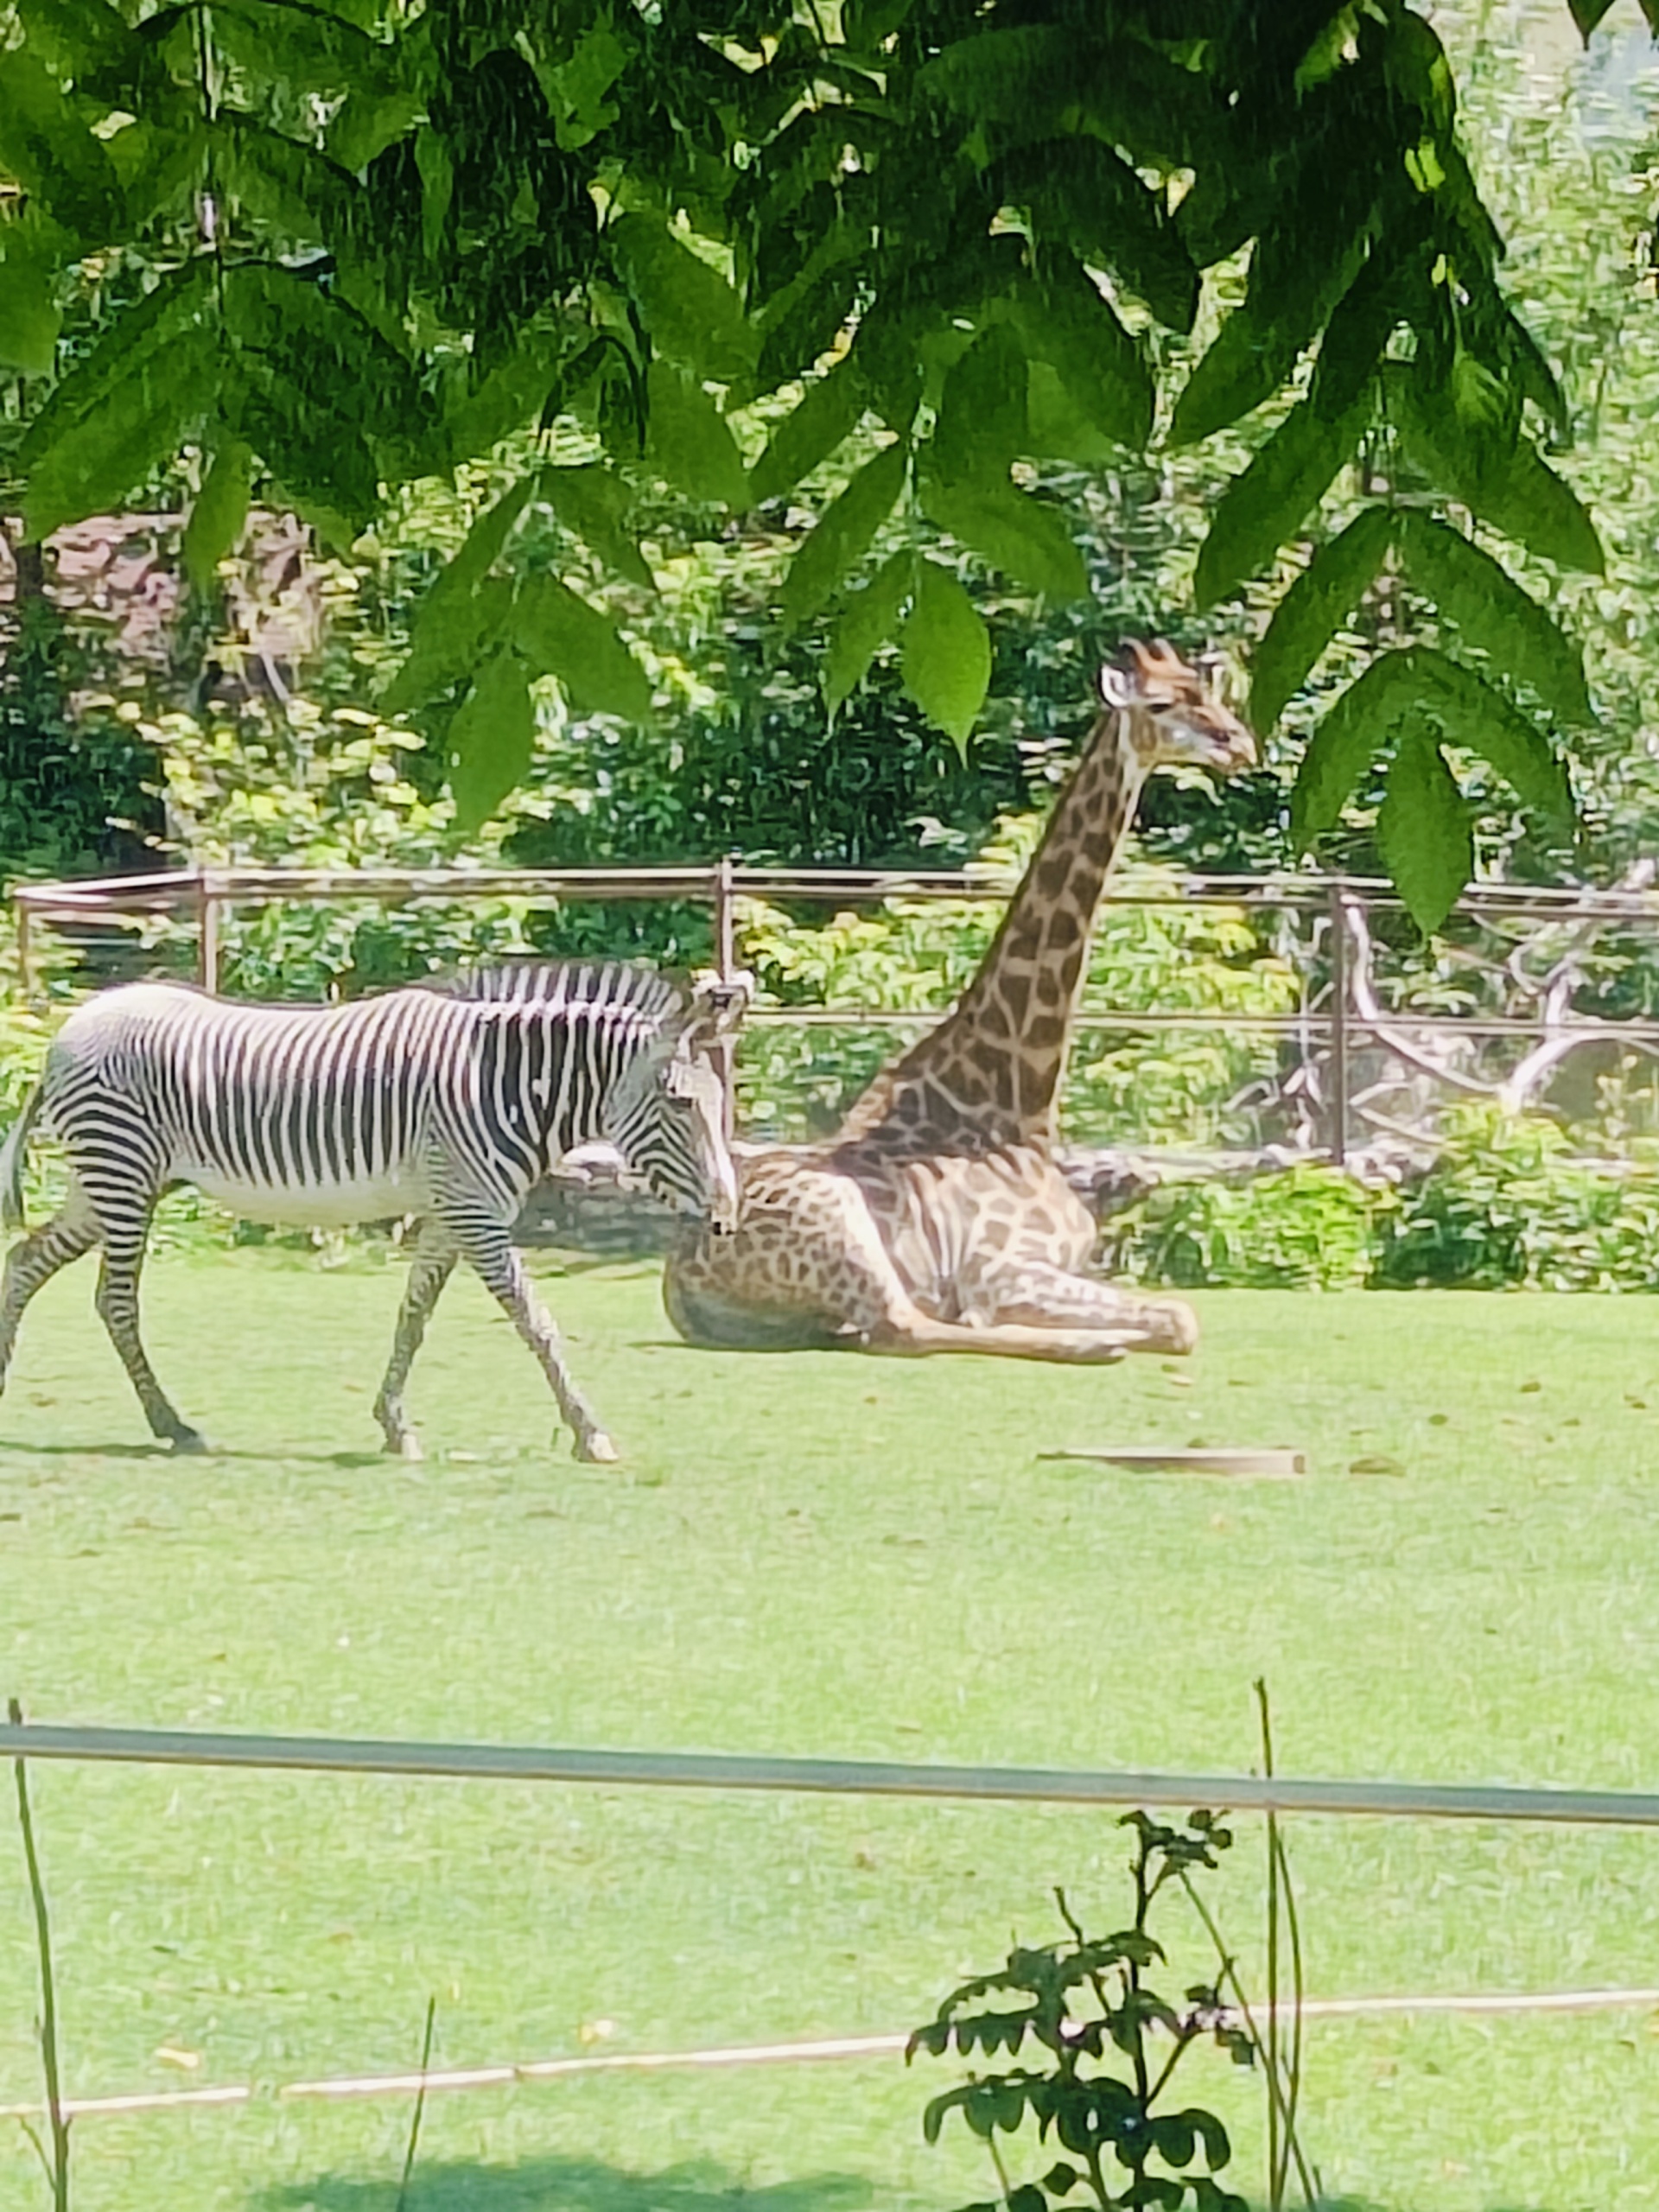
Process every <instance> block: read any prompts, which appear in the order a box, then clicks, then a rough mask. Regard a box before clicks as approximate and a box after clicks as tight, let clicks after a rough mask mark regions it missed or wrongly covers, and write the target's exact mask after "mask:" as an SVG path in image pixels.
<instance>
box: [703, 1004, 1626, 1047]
mask: <svg viewBox="0 0 1659 2212" xmlns="http://www.w3.org/2000/svg"><path fill="white" fill-rule="evenodd" d="M949 1012H950V1005H949V1004H948V1003H947V1004H945V1005H944V1006H937V1007H863V1006H848V1007H833V1006H754V1007H749V1008H748V1009H747V1012H746V1013H745V1014H744V1016H743V1023H744V1027H746V1028H762V1029H836V1028H840V1029H904V1028H918V1027H926V1026H928V1025H930V1024H931V1023H933V1022H936V1021H942V1020H944V1017H945V1015H946V1014H948V1013H949ZM1337 1026H1338V1025H1337V1022H1336V1020H1335V1019H1334V1018H1333V1017H1332V1015H1331V1014H1315V1013H1313V1012H1312V1011H1310V1012H1308V1013H1306V1014H1232V1013H1230V1012H1227V1011H1225V1010H1224V1009H1218V1008H1216V1007H1203V1008H1197V1007H1195V1008H1193V1009H1192V1010H1191V1011H1190V1012H1182V1011H1180V1010H1179V1009H1177V1008H1171V1007H1158V1008H1155V1009H1154V1008H1142V1009H1138V1010H1136V1011H1134V1012H1131V1011H1130V1010H1129V1009H1128V1007H1116V1008H1112V1007H1108V1008H1107V1009H1105V1010H1104V1011H1103V1012H1101V1013H1097V1014H1077V1015H1076V1016H1074V1018H1073V1020H1072V1023H1071V1027H1072V1028H1073V1029H1076V1030H1079V1031H1082V1030H1097V1029H1109V1030H1116V1029H1219V1030H1228V1031H1230V1030H1249V1031H1251V1032H1253V1033H1255V1034H1257V1035H1262V1036H1268V1037H1325V1036H1329V1035H1330V1034H1331V1033H1332V1031H1334V1030H1335V1028H1336V1027H1337ZM1345 1027H1346V1028H1347V1032H1348V1034H1349V1036H1350V1038H1351V1039H1352V1038H1363V1037H1368V1036H1370V1034H1372V1033H1374V1032H1376V1033H1386V1032H1388V1031H1389V1030H1405V1031H1407V1032H1408V1033H1410V1034H1411V1035H1413V1036H1416V1035H1418V1034H1419V1033H1424V1034H1427V1035H1429V1036H1439V1037H1529V1038H1532V1039H1538V1038H1541V1037H1605V1038H1606V1039H1609V1040H1610V1041H1611V1043H1614V1044H1619V1045H1634V1044H1649V1045H1659V1021H1640V1020H1630V1021H1593V1020H1592V1021H1552V1022H1548V1023H1546V1022H1544V1021H1542V1020H1538V1021H1524V1020H1519V1019H1517V1018H1516V1016H1515V1015H1513V1014H1490V1015H1488V1014H1411V1013H1399V1012H1385V1013H1383V1014H1370V1015H1367V1014H1355V1013H1353V1012H1350V1013H1349V1014H1347V1016H1346V1019H1345Z"/></svg>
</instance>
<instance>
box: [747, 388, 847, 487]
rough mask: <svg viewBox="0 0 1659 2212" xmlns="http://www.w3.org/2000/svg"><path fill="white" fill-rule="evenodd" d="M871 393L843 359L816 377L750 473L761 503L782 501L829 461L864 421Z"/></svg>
mask: <svg viewBox="0 0 1659 2212" xmlns="http://www.w3.org/2000/svg"><path fill="white" fill-rule="evenodd" d="M865 405H866V394H865V391H864V384H863V379H862V378H861V376H860V375H859V373H858V371H857V369H856V368H855V367H854V365H853V364H852V363H851V362H850V361H842V362H840V363H838V364H837V365H836V367H835V368H833V369H831V370H830V371H829V374H828V375H827V376H822V377H817V378H814V379H813V381H812V382H811V383H810V384H809V385H807V387H806V390H805V391H804V393H803V394H802V397H801V399H800V401H799V403H798V405H797V406H796V407H795V408H793V409H792V410H791V412H790V413H789V414H787V415H785V417H784V419H783V421H782V422H781V423H779V425H778V427H777V429H775V430H774V431H773V432H772V437H771V440H770V442H768V444H767V447H766V451H765V452H764V453H763V454H761V456H760V460H759V461H756V463H755V464H754V467H753V471H752V472H751V474H750V480H749V490H750V495H751V497H752V498H753V500H754V504H755V505H756V506H758V507H759V506H765V505H766V503H767V501H768V500H771V499H782V498H783V496H784V494H785V493H786V492H792V491H793V490H794V489H795V486H797V485H798V483H799V482H800V481H801V480H802V478H803V477H805V476H810V474H811V473H812V471H813V470H814V469H815V468H816V467H817V466H818V464H819V463H820V461H827V460H828V459H829V456H830V454H832V453H834V451H835V449H836V447H837V446H838V445H839V444H840V443H841V442H842V439H843V438H845V437H847V436H848V435H850V433H851V432H852V431H853V430H855V429H856V428H857V426H858V424H859V423H860V421H861V419H862V416H863V414H864V410H865Z"/></svg>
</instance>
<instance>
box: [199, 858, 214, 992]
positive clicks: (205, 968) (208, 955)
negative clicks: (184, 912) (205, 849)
mask: <svg viewBox="0 0 1659 2212" xmlns="http://www.w3.org/2000/svg"><path fill="white" fill-rule="evenodd" d="M196 906H197V911H198V912H199V914H200V920H201V933H200V938H199V940H198V943H197V946H196V981H197V982H199V983H200V985H201V988H202V989H203V990H204V991H216V990H217V989H218V988H219V901H218V899H216V898H215V897H214V896H213V886H212V883H211V880H210V879H209V877H208V874H207V869H206V868H204V869H203V870H202V872H201V874H200V876H199V877H198V879H197V889H196Z"/></svg>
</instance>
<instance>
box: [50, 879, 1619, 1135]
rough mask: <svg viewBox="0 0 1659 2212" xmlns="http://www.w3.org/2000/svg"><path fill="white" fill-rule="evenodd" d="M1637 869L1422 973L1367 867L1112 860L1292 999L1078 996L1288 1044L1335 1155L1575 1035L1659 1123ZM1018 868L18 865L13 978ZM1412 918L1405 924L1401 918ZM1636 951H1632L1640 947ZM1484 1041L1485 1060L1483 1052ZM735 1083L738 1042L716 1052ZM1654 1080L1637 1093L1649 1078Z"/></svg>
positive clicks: (731, 922)
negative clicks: (1251, 929)
mask: <svg viewBox="0 0 1659 2212" xmlns="http://www.w3.org/2000/svg"><path fill="white" fill-rule="evenodd" d="M1652 874H1653V872H1652V871H1651V870H1650V869H1642V870H1637V871H1634V872H1633V873H1632V875H1631V877H1630V880H1627V881H1626V882H1624V883H1623V884H1621V885H1618V886H1614V887H1608V888H1605V889H1591V888H1585V887H1560V888H1556V887H1544V886H1534V885H1516V884H1497V883H1492V884H1478V885H1475V886H1471V888H1470V889H1469V891H1468V892H1467V893H1465V896H1464V898H1463V899H1461V900H1460V901H1459V906H1458V907H1457V909H1456V911H1455V913H1454V915H1453V917H1452V919H1451V921H1450V922H1449V923H1448V931H1449V932H1455V931H1459V930H1460V931H1462V936H1463V942H1462V944H1460V945H1459V946H1458V947H1456V948H1455V949H1454V950H1452V952H1451V953H1449V954H1448V955H1447V956H1446V959H1445V960H1444V961H1443V962H1442V963H1440V968H1439V969H1437V970H1436V972H1435V973H1434V974H1433V976H1431V977H1430V978H1429V980H1428V982H1427V988H1425V986H1424V981H1423V978H1422V977H1421V976H1417V977H1416V978H1415V979H1410V978H1404V977H1402V976H1398V975H1395V976H1386V975H1384V974H1383V969H1385V968H1387V967H1388V966H1389V955H1390V949H1391V947H1392V944H1393V943H1394V940H1395V939H1396V938H1399V937H1400V936H1401V935H1402V927H1401V925H1402V918H1403V916H1404V908H1403V906H1402V902H1401V901H1400V899H1398V897H1397V896H1396V895H1395V893H1394V892H1393V890H1392V889H1391V887H1389V885H1388V884H1387V883H1385V882H1383V881H1381V880H1376V879H1373V878H1365V877H1356V876H1339V875H1328V874H1321V873H1318V872H1315V871H1313V870H1305V871H1301V872H1292V873H1285V874H1276V875H1223V874H1199V873H1192V874H1173V875H1169V874H1166V876H1165V877H1164V879H1163V880H1161V881H1160V882H1158V883H1154V884H1147V883H1142V882H1132V881H1124V880H1119V881H1118V882H1117V883H1116V884H1115V885H1113V886H1112V887H1109V889H1108V890H1107V892H1106V894H1105V899H1104V905H1105V906H1106V908H1107V909H1108V910H1111V909H1125V908H1141V909H1145V910H1148V911H1152V910H1156V909H1158V908H1160V907H1171V906H1179V907H1184V908H1200V909H1202V908H1206V907H1207V908H1212V909H1226V910H1234V911H1241V910H1242V911H1243V912H1244V913H1246V914H1249V915H1251V916H1255V917H1257V918H1275V919H1276V920H1277V922H1278V923H1279V924H1280V925H1281V926H1282V930H1283V932H1284V936H1283V943H1282V945H1281V950H1282V952H1283V953H1284V955H1285V956H1286V957H1287V958H1288V959H1289V961H1290V963H1291V965H1292V966H1293V967H1294V969H1295V970H1296V973H1297V976H1298V979H1299V988H1298V993H1297V1003H1296V1004H1295V1006H1294V1007H1293V1008H1291V1009H1290V1010H1287V1011H1279V1012H1265V1011H1253V1010H1243V1009H1239V1010H1234V1009H1232V1008H1230V1007H1183V1006H1151V1007H1127V1006H1125V1007H1112V1006H1104V1007H1103V1006H1098V1005H1090V1006H1089V1007H1086V1008H1085V1009H1084V1011H1083V1012H1082V1013H1081V1014H1079V1015H1078V1017H1077V1029H1078V1030H1079V1031H1080V1032H1081V1033H1084V1034H1085V1035H1087V1034H1089V1033H1128V1034H1135V1033H1141V1034H1145V1035H1147V1036H1149V1037H1152V1038H1156V1037H1158V1036H1160V1035H1166V1034H1168V1033H1172V1032H1182V1033H1198V1034H1217V1033H1220V1034H1225V1033H1236V1034H1238V1035H1240V1036H1247V1037H1255V1038H1257V1039H1262V1040H1264V1041H1271V1042H1273V1043H1275V1044H1277V1045H1278V1046H1280V1047H1281V1058H1282V1060H1283V1063H1284V1065H1282V1067H1281V1068H1279V1069H1278V1070H1276V1071H1275V1072H1274V1077H1273V1078H1272V1079H1271V1080H1270V1081H1269V1082H1268V1084H1267V1085H1266V1086H1265V1087H1266V1089H1267V1090H1268V1091H1270V1092H1271V1093H1272V1098H1271V1110H1270V1111H1268V1110H1264V1111H1263V1112H1262V1114H1261V1116H1259V1123H1260V1127H1261V1128H1262V1129H1263V1130H1265V1131H1266V1133H1267V1135H1268V1138H1269V1140H1273V1139H1277V1140H1281V1141H1283V1142H1285V1143H1286V1144H1287V1145H1288V1147H1290V1148H1291V1149H1292V1150H1294V1151H1300V1152H1303V1153H1319V1154H1323V1155H1324V1156H1325V1157H1327V1158H1329V1159H1331V1160H1333V1161H1335V1162H1337V1163H1338V1164H1343V1163H1344V1162H1346V1161H1347V1160H1348V1159H1349V1156H1350V1154H1351V1153H1353V1152H1355V1151H1356V1150H1358V1149H1362V1148H1363V1147H1365V1146H1366V1145H1367V1144H1369V1143H1373V1142H1376V1141H1382V1142H1384V1143H1387V1142H1389V1141H1396V1140H1404V1141H1407V1142H1411V1141H1419V1142H1423V1141H1429V1142H1432V1140H1433V1124H1434V1122H1435V1119H1436V1116H1437V1113H1438V1110H1439V1109H1440V1107H1441V1106H1442V1105H1443V1104H1444V1103H1446V1100H1448V1099H1449V1098H1455V1097H1468V1096H1488V1097H1491V1098H1494V1099H1497V1100H1498V1101H1500V1102H1501V1103H1505V1104H1507V1105H1509V1106H1510V1107H1512V1108H1514V1107H1522V1106H1525V1105H1527V1104H1529V1103H1532V1102H1533V1101H1534V1099H1535V1097H1537V1096H1540V1095H1541V1094H1542V1092H1543V1090H1545V1088H1546V1087H1547V1086H1548V1084H1550V1083H1551V1082H1552V1081H1558V1080H1560V1077H1561V1074H1562V1071H1563V1066H1564V1064H1565V1063H1566V1062H1567V1060H1568V1059H1569V1058H1572V1057H1573V1056H1574V1055H1576V1054H1579V1053H1580V1052H1588V1055H1589V1063H1590V1064H1591V1065H1592V1066H1594V1067H1595V1068H1596V1069H1597V1070H1598V1071H1600V1072H1602V1073H1605V1069H1606V1068H1607V1067H1610V1066H1611V1067H1615V1068H1628V1067H1629V1066H1630V1065H1632V1064H1635V1063H1640V1064H1641V1065H1643V1066H1645V1067H1646V1068H1647V1069H1648V1071H1649V1073H1648V1076H1647V1077H1646V1079H1645V1084H1646V1087H1645V1090H1643V1097H1642V1100H1641V1101H1640V1102H1639V1103H1638V1104H1637V1106H1636V1107H1634V1108H1632V1107H1630V1104H1629V1102H1628V1101H1627V1102H1626V1104H1627V1110H1626V1118H1627V1119H1629V1118H1630V1115H1631V1113H1634V1114H1635V1116H1636V1119H1637V1121H1638V1122H1641V1123H1642V1125H1643V1129H1644V1131H1645V1129H1646V1127H1647V1124H1648V1123H1649V1122H1650V1123H1651V1124H1652V1125H1653V1128H1654V1129H1655V1130H1656V1131H1659V1080H1656V1079H1655V1076H1654V1072H1653V1071H1654V1070H1655V1069H1656V1068H1659V1018H1649V1016H1648V1014H1647V1011H1646V1007H1645V1002H1644V1001H1643V1002H1640V1003H1637V1005H1636V1006H1635V1007H1633V1008H1622V1009H1621V1011H1620V1012H1619V1014H1618V1015H1617V1016H1616V1017H1615V1018H1608V1017H1607V1016H1605V1015H1603V1014H1594V1013H1590V1014H1586V1013H1585V1012H1582V1011H1580V1009H1579V1007H1578V1006H1577V1003H1576V1001H1577V999H1578V998H1579V997H1580V995H1582V991H1583V987H1584V985H1585V980H1586V969H1587V966H1588V963H1589V962H1590V961H1591V959H1592V957H1593V956H1594V954H1595V952H1596V950H1597V948H1598V947H1599V946H1600V945H1601V944H1603V943H1604V942H1605V941H1607V940H1608V939H1609V938H1610V936H1611V937H1613V938H1621V939H1622V941H1623V942H1624V944H1626V945H1628V944H1629V943H1630V941H1631V940H1632V939H1634V940H1635V941H1636V942H1637V944H1638V946H1640V947H1641V948H1642V949H1643V950H1645V951H1646V952H1647V953H1648V954H1649V955H1650V954H1651V951H1652V950H1653V949H1654V947H1655V945H1656V944H1659V893H1656V891H1655V890H1654V888H1653V887H1652ZM1013 888H1014V881H1013V880H1012V878H1011V877H1010V876H1009V875H1007V874H1001V873H998V872H996V871H994V870H992V869H989V868H938V869H909V870H905V869H887V868H771V867H758V866H748V865H740V864H738V863H736V862H734V861H731V860H729V859H728V860H721V861H716V862H715V863H713V864H712V865H709V866H687V867H652V868H562V869H550V868H472V869H464V868H463V869H455V868H429V869H397V868H374V869H360V870H351V869H339V868H332V869H317V868H242V867H232V868H186V869H181V870H174V871H168V872H158V873H152V874H143V875H128V876H111V877H101V878H88V879H85V880H77V881H67V882H53V883H22V884H18V885H16V886H14V887H13V889H12V892H11V900H12V906H13V911H14V914H15V916H16V927H17V938H18V947H19V958H20V964H21V968H22V979H23V984H24V988H25V989H26V991H28V992H29V993H30V994H31V995H32V994H33V993H34V991H35V988H36V987H37V982H38V976H37V967H38V962H37V957H36V934H37V932H38V931H39V930H40V929H41V928H42V927H57V928H60V929H61V928H63V927H65V926H66V925H68V926H73V925H75V924H77V923H79V924H82V925H85V924H86V923H89V922H91V923H95V924H99V925H109V924H111V923H121V922H130V921H144V920H149V919H154V918H161V919H163V920H166V921H168V922H170V923H172V924H174V925H181V924H182V925H194V930H195V932H196V944H197V957H196V974H197V979H198V981H199V982H200V983H201V984H202V985H203V986H204V987H205V988H207V989H210V990H211V989H214V988H217V987H218V984H219V978H220V974H221V966H222V963H221V957H220V944H221V932H222V930H223V926H224V924H225V922H226V918H227V917H228V916H230V915H231V914H232V913H234V912H238V911H251V910H255V909H259V908H264V907H269V906H283V905H289V904H297V903H307V902H310V903H319V902H321V903H328V902H333V901H348V900H349V901H353V902H357V901H368V902H370V903H371V904H374V905H378V906H382V907H388V908H390V907H397V906H411V905H417V904H420V903H422V902H427V901H444V902H459V903H461V904H467V903H470V902H474V901H482V900H488V899H504V898H511V899H522V900H526V901H529V902H531V903H537V902H545V903H547V904H549V905H553V904H559V905H563V904H568V903H570V902H580V901H598V902H611V901H619V902H626V901H639V900H652V901H664V900H674V901H683V902H688V903H695V904H702V905H706V906H708V907H709V910H710V912H711V916H712V921H713V938H714V947H715V965H716V967H717V968H718V969H719V970H720V972H721V974H722V975H725V976H730V975H731V974H732V973H733V972H734V969H735V968H736V967H737V965H738V959H737V945H738V938H739V932H740V918H741V907H742V905H743V902H744V901H746V900H747V901H764V902H766V904H768V905H779V904H781V905H785V906H792V905H808V906H824V907H829V908H831V909H837V910H845V909H849V908H853V909H856V908H860V907H866V908H868V907H870V906H878V905H880V903H881V902H883V901H887V900H904V901H929V900H941V899H943V900H955V901H961V900H964V899H966V900H986V899H1003V898H1006V897H1007V895H1008V893H1010V892H1011V891H1012V890H1013ZM1403 933H1404V934H1409V932H1403ZM1639 964H1640V963H1639V962H1633V961H1632V960H1630V958H1629V957H1625V958H1624V968H1625V969H1626V971H1627V972H1628V971H1630V970H1631V969H1633V968H1634V967H1636V966H1638V965H1639ZM937 1019H938V1014H937V1013H926V1012H915V1011H899V1010H897V1009H894V1008H893V1007H882V1006H877V1005H872V1004H868V1003H867V1004H849V1005H836V1006H824V1005H790V1006H772V1007H753V1008H751V1010H750V1012H749V1014H748V1015H747V1021H748V1023H749V1025H750V1026H751V1027H753V1028H755V1029H758V1030H763V1031H764V1030H768V1029H773V1030H775V1029H778V1028H792V1029H798V1030H803V1031H806V1032H813V1031H823V1030H828V1029H840V1030H842V1031H846V1030H849V1029H857V1028H861V1027H865V1028H871V1029H883V1028H890V1029H893V1030H894V1031H896V1032H904V1031H906V1030H914V1029H918V1028H921V1027H925V1026H926V1025H927V1024H928V1023H929V1022H931V1021H933V1020H937ZM1494 1048H1496V1050H1497V1053H1498V1056H1499V1058H1498V1061H1497V1064H1496V1065H1494V1063H1493V1062H1492V1060H1491V1052H1492V1051H1493V1050H1494ZM723 1071H724V1076H725V1080H726V1084H727V1090H728V1098H729V1097H730V1096H731V1094H732V1092H733V1090H734V1084H735V1079H736V1078H735V1063H734V1058H733V1056H732V1055H731V1054H729V1053H728V1055H727V1056H726V1059H725V1063H724V1070H723ZM1649 1093H1651V1096H1649V1095H1648V1094H1649Z"/></svg>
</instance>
